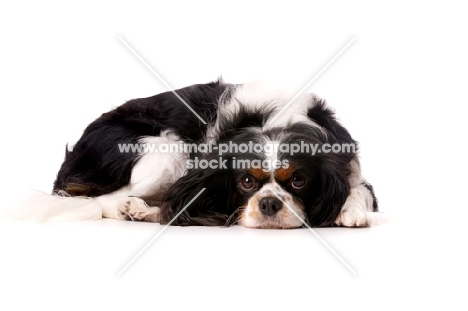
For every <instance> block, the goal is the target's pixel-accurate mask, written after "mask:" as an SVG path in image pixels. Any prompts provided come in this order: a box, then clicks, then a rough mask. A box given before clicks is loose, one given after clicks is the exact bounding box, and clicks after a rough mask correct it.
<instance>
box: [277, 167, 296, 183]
mask: <svg viewBox="0 0 468 311" xmlns="http://www.w3.org/2000/svg"><path fill="white" fill-rule="evenodd" d="M293 173H294V167H292V166H291V165H290V166H289V167H287V168H279V169H278V170H276V171H275V177H276V179H278V180H280V181H287V180H289V178H291V176H292V174H293Z"/></svg>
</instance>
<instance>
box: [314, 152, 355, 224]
mask: <svg viewBox="0 0 468 311" xmlns="http://www.w3.org/2000/svg"><path fill="white" fill-rule="evenodd" d="M340 166H341V165H340V164H339V163H337V162H335V161H333V160H332V159H326V160H325V161H323V162H322V163H321V166H320V172H319V176H317V177H318V179H319V180H317V181H318V183H317V185H318V187H317V188H318V189H316V193H315V198H314V200H313V202H312V204H311V206H308V208H307V218H308V221H309V224H310V225H311V226H330V225H332V224H333V222H334V221H335V219H336V217H337V216H338V214H339V213H340V211H341V207H342V206H343V204H344V203H345V201H346V198H347V197H348V195H349V190H350V185H349V181H348V178H347V174H346V171H347V168H346V166H344V167H340Z"/></svg>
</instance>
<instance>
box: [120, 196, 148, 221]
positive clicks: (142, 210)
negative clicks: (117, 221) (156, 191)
mask: <svg viewBox="0 0 468 311" xmlns="http://www.w3.org/2000/svg"><path fill="white" fill-rule="evenodd" d="M118 207H119V213H120V218H121V219H126V220H143V219H144V218H145V217H146V216H148V215H149V214H151V211H150V210H149V208H148V205H146V203H145V201H143V200H142V199H140V198H135V197H128V198H124V199H122V200H121V201H120V202H119V205H118Z"/></svg>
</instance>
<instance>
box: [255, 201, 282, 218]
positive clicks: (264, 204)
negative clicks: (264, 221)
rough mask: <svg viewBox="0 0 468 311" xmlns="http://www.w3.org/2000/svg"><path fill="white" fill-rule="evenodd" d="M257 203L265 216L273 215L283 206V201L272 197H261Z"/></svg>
mask: <svg viewBox="0 0 468 311" xmlns="http://www.w3.org/2000/svg"><path fill="white" fill-rule="evenodd" d="M258 205H259V208H260V211H262V213H263V214H265V215H267V216H273V215H274V214H276V213H277V212H278V211H279V210H280V209H281V208H282V207H283V203H282V202H281V201H280V200H278V199H277V198H274V197H266V198H263V199H261V200H260V202H259V204H258Z"/></svg>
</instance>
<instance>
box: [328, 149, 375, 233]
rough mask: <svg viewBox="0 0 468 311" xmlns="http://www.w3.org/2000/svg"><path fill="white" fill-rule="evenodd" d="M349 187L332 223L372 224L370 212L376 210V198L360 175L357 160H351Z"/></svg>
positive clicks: (355, 225) (352, 225)
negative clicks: (346, 196)
mask: <svg viewBox="0 0 468 311" xmlns="http://www.w3.org/2000/svg"><path fill="white" fill-rule="evenodd" d="M351 171H352V173H351V176H350V178H349V184H350V186H351V189H350V191H349V195H348V198H347V199H346V201H345V203H344V204H343V207H342V208H341V211H340V213H339V214H338V217H337V218H336V219H335V222H334V224H335V225H337V226H343V227H367V226H370V225H371V224H372V215H371V213H372V212H377V210H378V208H377V199H376V197H375V195H374V190H373V189H372V186H371V185H370V184H368V183H367V182H366V181H365V180H364V179H363V178H362V176H361V167H360V164H359V160H358V159H357V158H355V159H354V160H352V161H351Z"/></svg>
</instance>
